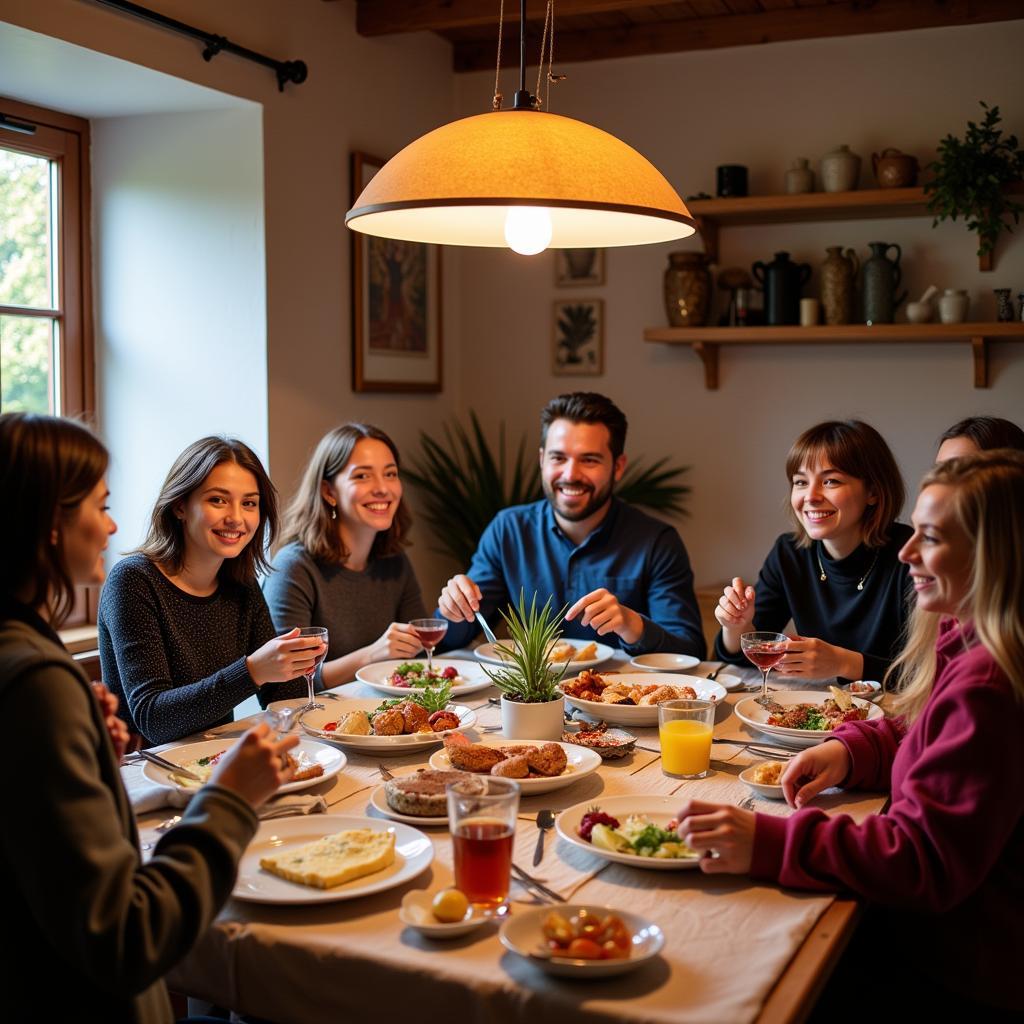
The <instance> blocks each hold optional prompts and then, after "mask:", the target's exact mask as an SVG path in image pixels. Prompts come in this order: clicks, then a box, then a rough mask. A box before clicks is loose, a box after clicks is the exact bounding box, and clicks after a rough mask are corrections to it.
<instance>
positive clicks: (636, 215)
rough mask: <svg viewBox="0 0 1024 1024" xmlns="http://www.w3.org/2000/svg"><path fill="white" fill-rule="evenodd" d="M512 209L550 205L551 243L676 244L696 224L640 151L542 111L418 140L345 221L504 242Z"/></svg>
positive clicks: (432, 236)
mask: <svg viewBox="0 0 1024 1024" xmlns="http://www.w3.org/2000/svg"><path fill="white" fill-rule="evenodd" d="M514 207H543V208H546V210H547V211H548V215H549V216H550V221H551V240H550V242H549V243H548V244H549V245H550V246H551V247H552V248H562V249H571V248H604V247H606V246H616V245H640V244H644V243H647V242H668V241H672V240H673V239H677V238H684V237H686V236H687V235H692V234H693V232H694V231H695V230H696V222H695V221H694V219H693V217H691V216H690V212H689V210H687V209H686V206H685V205H684V204H683V201H682V200H681V199H680V198H679V196H678V195H677V194H676V191H675V189H674V188H672V186H671V185H670V184H669V183H668V182H667V181H666V180H665V178H664V176H663V175H662V174H661V173H660V172H659V171H658V170H657V168H655V167H654V165H653V164H651V163H650V161H648V160H647V159H646V158H645V157H643V156H641V155H640V154H639V153H638V152H637V151H636V150H635V149H632V148H631V147H630V146H627V145H626V144H625V143H624V142H621V141H620V140H619V139H617V138H615V136H614V135H609V134H608V133H607V132H604V131H601V129H600V128H595V127H594V126H593V125H589V124H584V123H583V122H582V121H576V120H574V119H573V118H571V117H562V116H560V115H558V114H548V113H544V112H541V111H538V110H497V111H491V112H490V113H486V114H477V115H475V116H474V117H466V118H463V119H462V120H460V121H453V122H451V123H450V124H446V125H443V126H442V127H440V128H437V129H435V130H434V131H432V132H429V133H428V134H427V135H424V136H422V137H421V138H418V139H416V141H415V142H412V143H410V144H409V145H408V146H406V147H405V149H403V150H402V151H401V152H400V153H398V154H397V155H396V156H394V157H393V158H392V159H391V160H389V161H388V162H387V164H385V165H384V167H382V168H381V169H380V170H379V171H378V172H377V173H376V174H375V175H374V177H373V178H372V179H371V180H370V182H369V183H368V184H367V186H366V188H364V189H363V192H362V194H361V195H360V196H359V198H358V199H357V200H356V202H355V205H354V206H353V207H352V209H351V210H349V212H348V213H347V214H346V216H345V223H346V224H347V225H348V226H349V227H350V228H352V230H353V231H361V232H364V233H365V234H369V235H378V236H380V237H383V238H399V239H404V240H406V241H410V242H431V243H434V244H440V245H474V246H505V245H506V244H508V243H507V242H506V218H507V217H508V213H509V210H510V208H514Z"/></svg>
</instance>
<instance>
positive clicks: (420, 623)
mask: <svg viewBox="0 0 1024 1024" xmlns="http://www.w3.org/2000/svg"><path fill="white" fill-rule="evenodd" d="M409 625H410V626H412V628H413V629H414V630H415V631H416V636H417V637H418V638H419V641H420V643H421V644H423V646H424V647H425V648H426V651H427V671H428V672H429V671H430V670H431V669H432V668H433V667H434V648H435V647H436V646H437V645H438V644H439V643H440V642H441V641H442V640H443V639H444V635H445V633H447V632H448V620H447V619H413V620H412V622H410V623H409Z"/></svg>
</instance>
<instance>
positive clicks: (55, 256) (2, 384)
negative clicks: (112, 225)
mask: <svg viewBox="0 0 1024 1024" xmlns="http://www.w3.org/2000/svg"><path fill="white" fill-rule="evenodd" d="M88 153H89V124H88V122H87V121H83V120H81V119H80V118H75V117H70V116H68V115H66V114H60V113H57V112H55V111H49V110H43V109H41V108H39V107H31V106H28V105H26V104H23V103H19V102H17V101H14V100H6V99H3V98H2V97H0V411H3V412H14V411H16V410H24V411H28V412H43V413H45V412H51V413H55V414H58V415H64V416H78V415H82V414H89V413H91V412H92V407H93V369H92V364H93V355H92V337H91V324H90V323H89V316H88V312H89V288H88V282H89V277H88V268H89V260H88V252H87V248H86V247H87V240H88V237H89V233H88V225H87V214H88Z"/></svg>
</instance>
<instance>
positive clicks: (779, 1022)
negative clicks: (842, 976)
mask: <svg viewBox="0 0 1024 1024" xmlns="http://www.w3.org/2000/svg"><path fill="white" fill-rule="evenodd" d="M861 913H862V906H861V904H860V902H859V901H858V900H856V899H853V898H852V897H849V896H837V897H836V898H835V899H834V900H833V901H832V903H831V904H830V905H829V907H828V909H827V910H826V911H825V912H824V913H823V914H822V915H821V917H819V918H818V921H817V923H816V924H815V925H814V927H813V928H812V929H811V930H810V932H809V933H808V934H807V937H806V938H805V939H804V941H803V943H802V944H801V945H800V948H799V949H798V950H797V951H796V952H795V953H794V954H793V959H792V960H790V961H789V963H788V964H787V965H786V968H785V970H784V971H783V972H782V975H781V977H780V978H779V980H778V981H777V982H776V983H775V987H774V988H773V989H772V990H771V992H769V993H768V998H767V999H766V1000H765V1002H764V1006H762V1007H761V1012H760V1014H758V1016H757V1024H801V1022H802V1021H805V1020H806V1019H807V1017H808V1016H809V1015H810V1012H811V1010H812V1009H813V1008H814V1004H815V1002H816V1001H817V999H818V996H819V995H821V992H822V990H823V989H824V987H825V984H826V983H827V982H828V979H829V978H830V977H831V975H832V971H833V970H834V969H835V966H836V964H837V963H838V962H839V958H840V956H842V954H843V950H845V949H846V947H847V945H848V944H849V941H850V939H851V938H852V937H853V932H854V929H855V928H856V925H857V922H858V921H859V920H860V916H861Z"/></svg>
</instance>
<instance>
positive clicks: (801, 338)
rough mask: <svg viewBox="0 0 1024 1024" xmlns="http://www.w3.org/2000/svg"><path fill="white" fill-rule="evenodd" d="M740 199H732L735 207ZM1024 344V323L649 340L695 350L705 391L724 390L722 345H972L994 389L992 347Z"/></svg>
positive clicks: (762, 331) (755, 331) (978, 383)
mask: <svg viewBox="0 0 1024 1024" xmlns="http://www.w3.org/2000/svg"><path fill="white" fill-rule="evenodd" d="M734 201H735V200H730V202H734ZM996 340H998V341H1024V322H1013V323H962V324H872V325H870V326H869V325H867V324H839V325H836V326H828V325H820V326H817V327H797V326H787V327H648V328H646V329H645V330H644V341H650V342H655V343H658V344H663V345H689V346H690V347H691V348H692V349H693V350H694V352H696V353H697V355H699V356H700V358H701V360H702V362H703V363H704V386H705V387H706V388H707V389H708V390H709V391H715V390H717V389H718V350H719V346H720V345H810V344H817V345H846V344H857V343H860V344H863V343H864V342H877V343H879V344H892V343H895V342H912V343H918V344H933V343H935V342H946V341H952V342H969V343H970V345H971V353H972V356H973V360H974V386H975V387H976V388H987V387H988V343H989V342H990V341H996Z"/></svg>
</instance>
